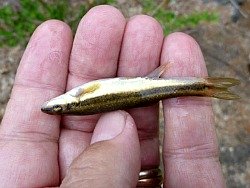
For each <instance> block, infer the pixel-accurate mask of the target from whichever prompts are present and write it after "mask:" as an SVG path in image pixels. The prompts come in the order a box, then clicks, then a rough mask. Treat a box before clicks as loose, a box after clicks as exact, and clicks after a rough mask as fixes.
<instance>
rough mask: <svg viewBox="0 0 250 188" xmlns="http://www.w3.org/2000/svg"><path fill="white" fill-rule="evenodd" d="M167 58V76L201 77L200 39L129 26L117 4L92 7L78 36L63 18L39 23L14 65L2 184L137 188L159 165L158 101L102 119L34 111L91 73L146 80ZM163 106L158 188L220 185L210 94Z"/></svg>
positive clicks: (155, 26)
mask: <svg viewBox="0 0 250 188" xmlns="http://www.w3.org/2000/svg"><path fill="white" fill-rule="evenodd" d="M170 61H171V62H173V63H172V64H171V66H170V67H169V69H168V70H167V71H166V72H165V75H164V76H165V77H170V76H199V77H204V76H206V75H207V72H206V67H205V63H204V60H203V57H202V54H201V51H200V48H199V47H198V45H197V43H196V42H195V41H194V40H193V39H192V38H191V37H189V36H187V35H185V34H182V33H174V34H171V35H169V36H168V37H166V38H165V39H164V38H163V32H162V29H161V27H160V25H159V23H157V22H156V21H155V20H154V19H153V18H151V17H148V16H135V17H133V18H131V19H129V20H128V21H127V23H126V20H125V19H124V17H123V16H122V15H121V13H120V12H119V11H118V10H116V9H115V8H113V7H110V6H98V7H95V8H93V9H91V10H90V11H89V12H88V13H87V14H86V15H85V16H84V18H83V19H82V21H81V23H80V24H79V27H78V30H77V33H76V35H75V38H74V41H73V39H72V33H71V30H70V29H69V27H68V26H67V25H66V24H64V23H62V22H60V21H55V20H51V21H47V22H45V23H43V24H42V25H40V26H39V27H38V28H37V29H36V31H35V32H34V34H33V36H32V37H31V40H30V42H29V44H28V46H27V48H26V51H25V53H24V55H23V58H22V60H21V62H20V66H19V68H18V71H17V75H16V79H15V84H14V87H13V91H12V95H11V99H10V101H9V103H8V106H7V108H6V113H5V116H4V118H3V120H2V125H1V129H0V174H1V176H0V182H1V186H3V187H46V186H59V185H60V184H61V183H62V184H61V186H62V187H67V186H68V187H134V186H135V185H136V183H137V181H138V173H139V171H140V169H152V168H157V167H158V166H159V150H158V146H159V141H158V105H154V106H150V107H145V108H140V109H131V110H128V112H129V114H130V115H129V114H128V113H125V112H123V111H117V112H111V113H107V114H105V115H103V116H101V118H100V115H93V116H79V117H73V116H64V117H59V116H50V115H47V114H44V113H42V112H41V111H40V107H41V105H42V104H43V103H44V102H45V101H47V100H48V99H51V98H53V97H55V96H58V95H60V94H62V93H63V92H64V91H65V89H66V90H69V89H71V88H73V87H75V86H78V85H82V84H84V83H86V82H88V81H91V80H93V79H101V78H106V77H115V76H145V75H146V74H147V73H149V72H151V71H152V70H154V69H155V68H156V67H158V66H159V64H162V63H166V62H170ZM163 107H164V117H165V139H164V143H163V144H164V145H163V160H164V167H165V178H164V179H165V181H164V185H165V186H166V187H224V186H225V184H224V180H223V177H222V173H221V167H220V164H219V161H218V146H217V142H216V135H215V130H214V126H213V125H214V122H213V113H212V109H211V103H210V100H209V99H205V98H197V97H195V98H193V97H185V98H184V97H183V98H176V99H171V100H165V101H164V102H163ZM131 116H132V117H133V118H132V117H131ZM99 118H100V119H99ZM98 119H99V121H98ZM135 125H136V126H137V130H136V126H135ZM137 131H138V132H137ZM137 133H138V134H137ZM138 136H139V139H138ZM99 141H102V142H99Z"/></svg>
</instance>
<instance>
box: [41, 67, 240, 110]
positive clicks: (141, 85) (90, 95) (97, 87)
mask: <svg viewBox="0 0 250 188" xmlns="http://www.w3.org/2000/svg"><path fill="white" fill-rule="evenodd" d="M165 69H166V65H162V66H160V67H158V68H157V69H155V70H154V71H153V72H152V73H150V74H149V75H148V76H146V77H136V78H126V77H117V78H108V79H100V80H95V81H91V82H88V83H86V84H83V85H81V86H78V87H76V88H74V89H72V90H70V91H68V92H67V93H65V94H63V95H60V96H58V97H56V98H53V99H51V100H50V101H48V102H46V103H45V104H44V105H43V106H42V108H41V110H42V111H43V112H45V113H47V114H55V115H56V114H58V115H62V114H65V115H91V114H97V113H102V112H108V111H114V110H122V109H129V108H135V107H142V106H149V105H152V104H154V103H157V102H159V101H160V100H162V99H168V98H174V97H181V96H202V97H215V98H219V99H227V100H233V99H238V98H239V97H238V96H237V95H235V94H233V93H231V92H230V91H228V88H229V87H231V86H234V85H238V84H239V83H240V82H239V81H238V80H237V79H234V78H210V77H207V78H197V77H180V78H178V77H177V78H159V77H160V75H161V74H162V73H163V72H164V70H165Z"/></svg>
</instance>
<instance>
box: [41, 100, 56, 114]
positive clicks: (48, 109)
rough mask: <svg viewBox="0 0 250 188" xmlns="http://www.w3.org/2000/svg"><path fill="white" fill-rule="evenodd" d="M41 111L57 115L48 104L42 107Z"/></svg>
mask: <svg viewBox="0 0 250 188" xmlns="http://www.w3.org/2000/svg"><path fill="white" fill-rule="evenodd" d="M41 111H42V112H44V113H46V114H51V115H53V114H55V113H54V110H53V107H50V106H48V102H46V103H44V104H43V105H42V107H41Z"/></svg>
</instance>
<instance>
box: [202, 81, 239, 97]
mask: <svg viewBox="0 0 250 188" xmlns="http://www.w3.org/2000/svg"><path fill="white" fill-rule="evenodd" d="M205 80H206V85H207V86H208V90H206V91H205V94H206V95H207V96H211V97H215V98H218V99H226V100H234V99H239V98H240V97H239V96H238V95H236V94H234V93H232V92H230V91H229V90H228V89H229V88H230V87H232V86H235V85H239V84H240V81H239V80H237V79H234V78H210V77H208V78H205Z"/></svg>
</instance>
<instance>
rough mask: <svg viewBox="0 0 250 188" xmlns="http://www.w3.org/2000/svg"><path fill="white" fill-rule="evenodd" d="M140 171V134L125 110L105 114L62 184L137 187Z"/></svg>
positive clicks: (72, 185)
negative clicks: (88, 144)
mask: <svg viewBox="0 0 250 188" xmlns="http://www.w3.org/2000/svg"><path fill="white" fill-rule="evenodd" d="M139 171H140V145H139V138H138V134H137V130H136V126H135V122H134V120H133V119H132V117H131V116H130V115H129V114H128V113H126V112H124V111H116V112H111V113H107V114H105V115H103V116H102V117H101V118H100V119H99V121H98V123H97V125H96V128H95V130H94V133H93V137H92V140H91V145H90V146H89V147H88V148H87V149H86V150H85V151H84V152H83V153H82V154H81V155H80V156H79V157H78V158H76V159H75V160H74V161H73V163H72V164H71V166H70V168H69V171H68V173H67V174H66V177H65V179H64V180H63V182H62V185H61V186H62V187H97V188H98V187H102V188H103V187H136V184H137V181H138V175H139Z"/></svg>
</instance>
